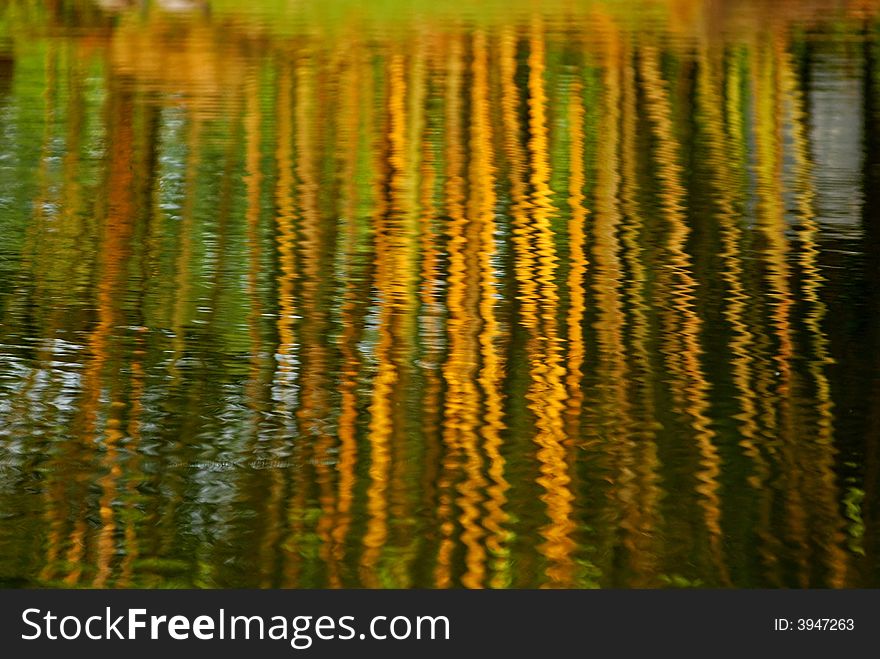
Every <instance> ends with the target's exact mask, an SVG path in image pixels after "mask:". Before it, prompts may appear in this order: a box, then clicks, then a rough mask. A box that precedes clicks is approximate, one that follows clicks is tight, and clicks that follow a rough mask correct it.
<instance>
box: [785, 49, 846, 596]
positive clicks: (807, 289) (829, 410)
mask: <svg viewBox="0 0 880 659" xmlns="http://www.w3.org/2000/svg"><path fill="white" fill-rule="evenodd" d="M779 57H780V76H781V78H782V93H783V97H784V99H785V100H786V101H787V104H788V106H789V112H790V122H791V137H792V151H793V155H794V164H795V172H796V177H797V178H796V185H797V209H798V216H799V217H798V220H799V222H800V225H801V230H800V231H799V232H798V241H799V242H800V244H801V246H802V249H801V254H800V258H799V259H798V261H799V263H800V266H801V269H802V271H803V290H804V296H803V297H804V300H805V301H806V302H807V304H808V305H809V311H808V312H807V313H806V315H805V318H804V324H805V325H806V327H807V330H808V333H809V337H810V342H811V343H812V353H813V354H812V357H813V358H812V359H810V360H809V363H808V370H809V373H810V375H811V376H812V378H813V384H814V387H815V391H816V393H815V397H816V399H817V401H818V407H817V412H818V415H819V421H818V426H819V427H818V432H816V433H815V434H814V435H813V434H805V435H802V437H804V438H808V437H811V436H814V437H815V440H814V442H813V443H812V447H813V451H811V452H810V454H809V455H808V457H807V458H806V459H807V461H808V462H809V464H810V466H811V467H812V470H814V471H816V472H818V474H819V475H820V477H819V479H817V480H814V479H810V481H811V483H812V485H813V489H814V490H815V494H814V495H813V496H814V500H813V501H810V502H809V504H808V505H809V507H810V509H811V511H814V514H812V515H811V516H810V517H811V519H813V520H815V521H816V522H817V523H816V526H817V527H818V528H817V529H816V530H815V531H814V537H816V538H817V539H819V540H820V542H821V544H822V546H823V548H824V549H825V551H826V557H825V561H826V566H827V569H828V577H827V583H828V585H829V586H831V587H832V588H844V587H846V586H847V573H848V570H849V566H848V555H847V553H846V552H845V551H844V549H843V544H844V542H845V537H846V534H845V533H844V529H843V526H844V522H843V519H842V518H841V515H840V505H839V503H838V502H839V491H838V487H837V478H836V475H835V473H834V463H835V453H836V449H835V446H834V412H833V407H834V403H833V400H832V398H831V385H830V383H829V381H828V376H827V375H826V373H825V366H826V365H827V364H829V363H830V362H831V361H832V360H831V357H830V355H829V353H828V339H827V338H826V336H825V334H824V333H823V331H822V320H823V319H824V317H825V314H826V308H825V304H824V303H823V302H822V299H821V297H820V295H819V293H820V290H821V287H822V281H823V278H822V274H821V272H820V270H819V265H818V259H819V247H818V244H817V240H818V237H819V224H818V222H816V219H815V217H814V211H813V200H814V198H815V192H814V190H813V179H812V173H811V171H810V164H811V163H810V158H809V153H808V144H807V127H806V123H807V118H806V116H805V111H804V99H803V93H802V91H801V90H800V88H799V87H798V84H797V76H795V75H794V72H793V71H792V68H793V65H792V62H791V57H792V56H791V54H790V53H788V52H785V51H783V52H781V53H780V54H779Z"/></svg>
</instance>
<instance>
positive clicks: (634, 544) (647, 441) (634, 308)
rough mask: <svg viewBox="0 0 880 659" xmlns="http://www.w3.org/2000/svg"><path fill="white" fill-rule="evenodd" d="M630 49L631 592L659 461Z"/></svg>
mask: <svg viewBox="0 0 880 659" xmlns="http://www.w3.org/2000/svg"><path fill="white" fill-rule="evenodd" d="M632 60H633V48H632V45H631V44H630V42H629V41H628V40H627V41H626V42H625V43H624V44H623V46H622V48H621V61H622V70H621V86H622V94H621V153H620V161H621V210H622V212H623V223H622V226H621V232H620V242H621V245H622V246H623V252H622V260H623V263H624V265H625V267H626V270H627V272H628V273H629V277H628V280H627V283H626V284H625V285H624V295H625V297H626V299H627V301H628V303H629V307H630V314H631V321H630V327H631V336H632V339H631V342H632V348H631V355H632V360H633V369H632V370H633V375H632V380H633V383H634V386H635V387H636V388H637V390H638V392H639V394H640V395H639V396H638V398H637V399H636V400H637V401H638V402H637V403H636V404H635V405H636V406H637V409H636V410H634V413H633V417H634V418H633V426H632V433H633V437H634V441H635V446H634V447H633V465H632V468H633V470H634V472H635V473H634V476H633V477H634V479H635V480H636V481H637V482H636V483H635V487H636V488H637V491H636V492H635V493H634V497H635V498H636V499H637V501H636V504H637V505H636V506H634V507H633V508H632V509H631V510H630V511H629V514H630V521H629V524H630V527H631V529H632V530H633V531H634V532H633V533H630V534H628V535H627V537H626V538H625V542H626V543H627V548H628V549H629V552H630V564H631V566H632V569H633V572H634V575H635V577H634V581H633V583H632V584H631V585H632V586H634V587H647V586H652V585H657V584H658V580H657V565H656V563H657V561H656V556H657V554H658V551H657V546H656V544H657V543H656V530H657V525H658V507H659V500H660V488H659V485H658V471H659V458H658V455H657V440H656V434H655V432H654V424H655V409H654V401H653V392H652V390H651V388H652V386H653V382H654V377H655V375H654V369H653V367H652V365H651V358H650V355H649V351H648V341H649V338H650V327H649V323H648V318H647V305H646V303H645V298H644V289H645V283H646V278H647V277H646V268H645V263H644V258H645V257H644V253H643V250H642V249H641V247H640V245H639V236H640V232H641V231H642V229H643V222H642V217H641V213H640V212H639V209H638V206H637V202H636V190H637V184H638V181H637V179H636V176H637V174H636V163H637V153H636V145H635V139H636V121H637V110H636V81H635V70H634V67H633V62H632Z"/></svg>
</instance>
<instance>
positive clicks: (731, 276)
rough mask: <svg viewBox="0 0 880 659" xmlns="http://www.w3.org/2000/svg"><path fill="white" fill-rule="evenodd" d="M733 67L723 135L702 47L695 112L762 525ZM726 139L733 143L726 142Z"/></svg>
mask: <svg viewBox="0 0 880 659" xmlns="http://www.w3.org/2000/svg"><path fill="white" fill-rule="evenodd" d="M736 62H737V60H734V65H733V66H732V67H731V70H730V72H729V74H728V80H727V86H726V89H727V104H726V113H727V115H728V119H727V127H728V131H727V132H725V130H724V117H723V116H722V113H721V108H720V107H719V105H718V98H719V96H720V90H719V89H718V85H716V84H715V82H714V79H715V78H717V77H718V75H719V73H718V68H717V65H715V64H714V60H713V59H712V58H710V54H709V52H708V47H707V46H706V45H704V44H701V46H700V49H699V51H698V54H697V63H698V66H699V75H698V79H697V111H698V112H699V113H700V116H701V118H702V120H703V122H702V126H703V129H704V130H705V131H706V133H707V139H706V144H707V146H708V148H709V158H708V160H709V165H710V166H711V170H710V178H709V183H710V185H711V186H712V188H713V191H714V194H715V200H716V204H717V205H718V212H717V214H716V216H717V217H718V220H719V226H720V229H721V245H722V251H721V254H720V258H721V262H722V264H723V269H722V272H721V278H722V280H723V281H724V283H725V284H726V285H727V288H728V294H727V296H726V305H725V308H724V317H725V319H726V320H727V322H728V323H729V324H730V327H731V329H732V330H733V336H732V337H731V339H730V351H731V353H732V355H733V359H732V360H731V369H732V375H733V382H734V385H735V386H736V389H737V400H738V402H739V405H740V411H739V413H738V414H737V415H736V417H735V418H736V419H737V421H739V434H740V441H739V444H740V446H741V447H742V448H743V452H744V453H745V455H746V456H748V457H749V459H750V460H751V461H752V462H753V473H752V475H751V476H750V477H749V478H748V480H747V482H748V483H749V485H750V486H751V487H752V488H754V489H755V491H756V492H757V494H758V497H759V499H760V501H761V504H760V511H761V512H760V515H761V517H762V519H763V518H764V515H765V513H766V511H768V510H769V508H768V506H769V505H770V504H771V502H770V491H769V490H768V488H767V487H766V482H767V479H768V477H769V471H768V469H769V466H768V464H767V461H766V459H765V458H764V456H763V455H762V453H761V451H760V449H759V448H758V444H759V442H760V441H761V438H760V428H759V425H758V422H757V418H758V403H757V400H756V395H757V392H756V390H755V387H754V386H753V385H752V381H753V378H754V373H753V370H754V368H753V367H754V362H755V359H754V356H753V355H754V354H755V353H756V352H757V347H756V345H755V340H754V339H755V337H754V335H753V334H752V332H751V330H750V327H749V323H748V321H747V320H746V319H745V318H744V314H745V311H746V301H747V299H748V296H747V295H746V289H745V286H744V284H743V265H742V262H741V259H740V257H739V250H740V245H741V242H742V231H741V229H740V227H739V224H738V219H737V213H736V208H735V205H734V199H733V198H732V194H731V193H732V191H734V190H736V189H737V181H736V175H735V174H734V171H733V169H732V167H731V164H730V163H731V158H730V155H729V154H730V153H731V152H734V153H735V152H737V149H739V148H740V147H741V144H739V142H741V141H742V139H743V138H742V111H741V106H740V104H741V98H740V84H741V77H740V66H739V65H738V64H737V63H736ZM728 135H729V136H730V137H728ZM732 163H733V165H734V166H736V167H739V166H741V164H742V160H741V158H735V159H733V160H732ZM755 532H756V534H757V535H758V537H759V538H760V539H761V547H760V548H759V552H760V553H761V555H762V558H763V560H764V562H765V564H767V565H770V564H772V563H773V562H774V560H775V558H774V557H773V556H772V552H771V551H769V548H770V546H771V545H772V540H771V539H770V537H769V536H770V535H771V534H770V533H769V529H768V528H767V527H766V526H765V525H764V524H759V525H757V527H756V529H755Z"/></svg>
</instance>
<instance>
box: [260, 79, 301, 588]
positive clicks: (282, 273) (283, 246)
mask: <svg viewBox="0 0 880 659" xmlns="http://www.w3.org/2000/svg"><path fill="white" fill-rule="evenodd" d="M291 78H292V75H291V67H290V64H289V62H285V63H282V64H281V65H280V66H279V67H278V85H277V88H278V95H277V97H276V99H275V107H276V142H277V144H276V148H275V162H276V163H277V165H278V178H277V180H276V182H275V204H276V208H277V211H276V215H275V236H276V238H275V241H276V244H277V245H276V249H277V254H278V265H279V273H278V277H277V289H278V320H277V321H276V325H275V326H276V331H277V332H278V346H277V348H276V360H277V367H276V369H275V376H274V379H275V383H274V385H275V395H274V398H275V399H276V400H277V402H276V410H277V412H278V413H279V414H280V415H281V416H282V417H283V418H287V417H288V416H289V415H290V414H291V413H292V408H293V406H294V405H295V396H296V393H295V384H294V373H295V370H296V362H295V356H294V352H293V351H294V341H295V333H294V329H293V325H294V316H295V314H296V301H295V299H294V282H295V281H296V251H295V242H296V230H295V226H294V214H295V207H294V199H293V186H294V179H293V153H292V151H293V117H292V115H291V108H292V88H293V82H292V79H291ZM288 427H289V426H288V424H286V423H285V424H283V425H282V428H284V430H283V431H281V434H282V438H281V439H282V441H286V440H287V438H286V436H285V435H286V434H287V432H288V430H287V428H288ZM267 475H268V477H269V480H270V486H269V500H268V502H267V503H266V518H267V522H266V532H265V535H264V537H263V540H262V543H261V547H260V561H259V566H260V567H259V569H260V573H261V574H260V587H261V588H271V587H272V586H273V585H274V584H273V568H274V567H275V560H274V556H275V552H276V550H277V546H278V542H279V539H280V537H281V534H282V530H283V528H284V526H283V518H282V517H283V511H282V508H283V505H284V502H283V496H284V495H283V493H284V485H285V482H284V481H285V479H284V477H283V471H282V469H276V468H274V465H272V464H270V465H269V469H268V472H267Z"/></svg>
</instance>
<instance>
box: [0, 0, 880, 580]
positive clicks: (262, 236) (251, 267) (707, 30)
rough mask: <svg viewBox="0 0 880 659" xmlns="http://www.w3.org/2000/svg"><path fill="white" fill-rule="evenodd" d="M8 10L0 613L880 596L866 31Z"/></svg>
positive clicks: (843, 10)
mask: <svg viewBox="0 0 880 659" xmlns="http://www.w3.org/2000/svg"><path fill="white" fill-rule="evenodd" d="M468 7H470V9H468V10H464V9H460V10H459V9H456V3H452V2H438V3H418V2H414V3H404V2H383V3H376V4H374V5H369V4H359V3H352V2H347V1H346V0H339V1H338V2H335V3H324V4H321V5H309V4H307V3H300V4H294V3H291V4H289V5H288V4H285V3H283V2H269V1H267V2H262V3H261V2H237V1H235V0H217V1H215V2H212V3H204V4H201V3H198V2H195V3H187V2H182V1H181V2H175V3H170V2H158V1H157V0H153V1H152V2H145V3H144V2H124V1H119V2H109V1H107V2H103V3H92V2H85V1H80V0H54V1H49V0H46V1H45V2H38V1H33V0H32V1H25V0H10V1H8V2H5V3H3V4H2V5H0V585H4V586H25V587H37V586H82V587H132V586H140V587H189V586H196V587H281V586H283V587H360V586H366V587H404V588H405V587H430V588H435V587H436V588H445V587H498V588H506V587H544V586H548V587H596V586H598V587H670V586H672V587H728V586H733V587H877V586H880V556H878V551H880V498H878V496H880V492H878V485H880V483H878V477H880V453H878V451H880V292H878V285H880V41H878V37H880V20H878V12H877V10H878V9H880V5H878V3H877V2H873V1H868V2H861V3H858V5H856V3H852V4H851V5H847V4H846V3H830V2H829V3H822V2H818V3H812V4H811V5H810V6H809V7H808V6H807V5H806V3H794V4H791V5H790V6H789V5H780V4H779V3H770V2H767V3H762V2H757V1H752V2H729V3H725V2H711V3H709V2H706V3H703V2H699V1H690V2H688V1H682V2H669V3H657V2H653V3H648V4H643V3H641V2H635V1H634V2H630V3H604V2H596V3H584V4H579V3H563V2H558V1H557V0H548V1H547V2H544V3H528V2H521V1H519V0H513V1H512V2H510V3H504V5H503V6H502V5H500V4H498V3H489V4H488V5H486V6H485V7H483V8H481V9H480V10H476V9H474V7H473V6H472V5H468Z"/></svg>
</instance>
